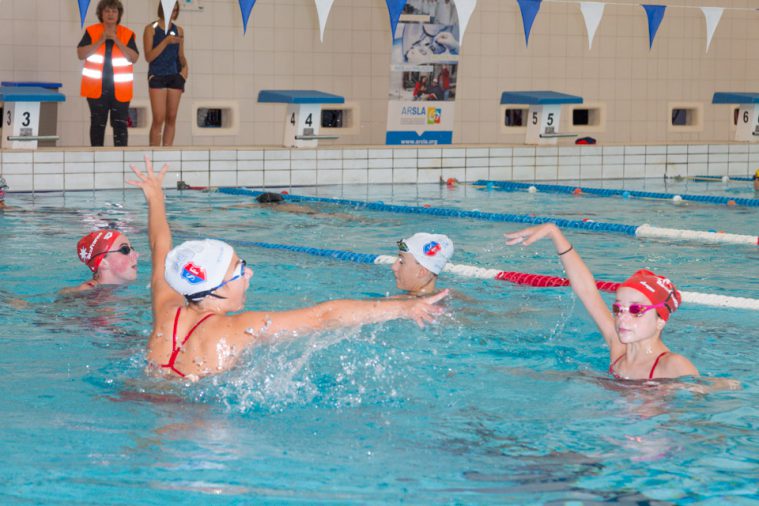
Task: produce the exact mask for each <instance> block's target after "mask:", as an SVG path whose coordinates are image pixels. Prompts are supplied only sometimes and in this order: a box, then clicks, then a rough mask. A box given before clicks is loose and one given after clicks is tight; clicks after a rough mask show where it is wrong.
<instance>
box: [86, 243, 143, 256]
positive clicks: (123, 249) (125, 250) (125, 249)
mask: <svg viewBox="0 0 759 506" xmlns="http://www.w3.org/2000/svg"><path fill="white" fill-rule="evenodd" d="M132 251H137V250H136V249H134V248H133V247H131V246H129V245H128V244H124V245H123V246H121V247H120V248H119V249H111V250H108V251H101V252H100V253H95V254H94V255H92V258H95V257H96V256H100V255H107V254H108V253H121V254H122V255H124V256H126V255H128V254H129V253H131V252H132ZM92 258H90V260H92Z"/></svg>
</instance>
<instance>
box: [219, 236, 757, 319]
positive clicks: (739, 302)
mask: <svg viewBox="0 0 759 506" xmlns="http://www.w3.org/2000/svg"><path fill="white" fill-rule="evenodd" d="M220 240H221V239H220ZM227 242H229V243H230V244H232V245H233V246H236V247H240V246H254V247H258V248H266V249H275V250H284V251H290V252H293V253H305V254H307V255H312V256H318V257H326V258H334V259H335V260H342V261H344V262H353V263H359V264H374V265H392V264H393V262H395V260H396V257H395V256H390V255H372V254H368V253H354V252H352V251H345V250H336V249H322V248H311V247H307V246H296V245H291V244H276V243H270V242H260V241H229V240H228V239H227ZM443 271H445V272H450V273H453V274H457V275H459V276H463V277H467V278H478V279H493V280H498V281H509V282H511V283H515V284H519V285H523V286H524V285H526V286H531V287H536V288H547V287H557V286H568V285H569V282H568V281H567V280H566V279H565V278H558V277H555V276H546V275H542V274H529V273H520V272H509V271H502V270H498V269H486V268H482V267H476V266H473V265H464V264H452V263H450V262H449V263H448V264H446V266H445V268H444V269H443ZM597 285H598V286H599V288H600V289H601V290H604V291H615V290H616V287H617V286H618V283H615V282H610V281H598V282H597ZM680 293H681V295H682V298H683V302H688V303H692V304H698V305H701V306H713V307H725V308H733V309H752V310H755V311H759V299H750V298H746V297H731V296H727V295H716V294H709V293H699V292H680Z"/></svg>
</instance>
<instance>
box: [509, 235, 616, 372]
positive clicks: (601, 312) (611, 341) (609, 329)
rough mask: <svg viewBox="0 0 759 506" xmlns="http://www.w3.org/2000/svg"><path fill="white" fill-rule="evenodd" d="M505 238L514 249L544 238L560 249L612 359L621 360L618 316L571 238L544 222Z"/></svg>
mask: <svg viewBox="0 0 759 506" xmlns="http://www.w3.org/2000/svg"><path fill="white" fill-rule="evenodd" d="M505 236H506V244H508V245H510V246H511V245H515V244H523V245H525V246H529V245H530V244H532V243H534V242H536V241H538V240H540V239H542V238H543V237H549V238H550V239H551V240H552V241H553V244H554V246H555V247H556V253H557V254H558V255H559V259H560V260H561V264H562V265H563V266H564V271H565V272H566V273H567V277H568V278H569V282H570V284H571V285H572V290H573V291H574V292H575V294H576V295H577V297H578V298H579V299H580V300H581V301H582V304H583V305H584V306H585V309H586V310H587V311H588V313H590V316H591V318H593V321H594V322H595V323H596V326H597V327H598V330H599V331H600V332H601V334H602V335H603V337H604V339H605V340H606V344H607V345H608V346H609V348H610V351H611V357H618V356H619V355H621V354H622V353H624V345H623V344H622V343H621V342H620V341H619V339H618V337H617V331H616V329H615V328H614V317H613V316H612V314H611V312H610V311H609V308H608V307H607V306H606V303H605V302H604V300H603V298H601V293H600V292H599V291H598V288H597V287H596V280H595V278H594V277H593V273H591V272H590V269H588V266H587V265H585V262H583V260H582V258H580V255H579V253H577V251H576V250H575V249H574V248H573V247H572V245H571V244H570V242H569V241H568V240H567V238H566V237H564V234H562V233H561V230H559V227H557V226H556V225H554V224H553V223H544V224H542V225H537V226H534V227H528V228H525V229H522V230H518V231H516V232H511V233H509V234H505Z"/></svg>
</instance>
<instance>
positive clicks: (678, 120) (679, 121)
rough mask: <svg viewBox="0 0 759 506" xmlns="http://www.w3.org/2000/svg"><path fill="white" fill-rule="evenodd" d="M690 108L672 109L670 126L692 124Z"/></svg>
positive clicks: (692, 116)
mask: <svg viewBox="0 0 759 506" xmlns="http://www.w3.org/2000/svg"><path fill="white" fill-rule="evenodd" d="M694 116H695V115H694V114H693V110H692V109H680V108H676V109H672V126H688V125H692V124H693V122H694V120H695V117H694Z"/></svg>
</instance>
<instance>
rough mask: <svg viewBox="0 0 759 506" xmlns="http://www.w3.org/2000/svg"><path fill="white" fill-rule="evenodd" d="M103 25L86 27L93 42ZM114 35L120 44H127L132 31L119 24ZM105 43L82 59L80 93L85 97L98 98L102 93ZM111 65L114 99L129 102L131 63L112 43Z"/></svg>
mask: <svg viewBox="0 0 759 506" xmlns="http://www.w3.org/2000/svg"><path fill="white" fill-rule="evenodd" d="M104 31H105V27H104V26H103V24H102V23H99V24H96V25H91V26H88V27H87V33H89V35H90V39H91V40H92V42H93V43H94V42H95V41H97V40H100V37H101V36H102V35H103V32H104ZM116 36H117V37H118V38H119V40H120V41H121V42H122V44H124V45H127V44H129V40H130V39H131V38H132V37H133V36H134V33H133V32H132V31H131V30H129V29H128V28H125V27H123V26H121V25H118V26H117V27H116ZM105 45H106V44H105V43H103V44H101V45H100V47H99V48H98V49H97V52H95V53H94V54H91V55H90V56H88V57H87V58H85V60H84V67H83V68H82V89H81V94H82V96H84V97H87V98H95V99H97V98H100V97H101V96H102V95H103V68H104V66H105ZM111 66H112V67H113V83H114V93H115V95H116V100H118V101H119V102H129V101H130V100H132V95H133V89H134V85H133V82H134V71H133V68H134V67H133V65H132V63H131V62H130V61H129V60H128V59H127V58H126V57H125V56H124V53H122V52H121V50H120V49H119V47H118V46H117V45H115V44H114V46H113V49H112V51H111Z"/></svg>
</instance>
